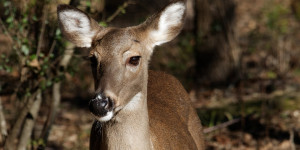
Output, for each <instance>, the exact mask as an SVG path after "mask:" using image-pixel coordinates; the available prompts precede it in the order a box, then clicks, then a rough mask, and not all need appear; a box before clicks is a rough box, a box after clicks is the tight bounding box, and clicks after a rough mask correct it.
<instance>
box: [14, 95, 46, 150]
mask: <svg viewBox="0 0 300 150" xmlns="http://www.w3.org/2000/svg"><path fill="white" fill-rule="evenodd" d="M41 104H42V94H41V90H38V94H37V96H36V100H35V101H34V103H33V105H32V107H31V108H30V111H29V112H28V115H27V116H30V117H27V118H26V120H25V123H24V127H23V130H22V133H21V137H20V141H19V145H18V150H25V149H26V146H27V144H28V142H29V141H30V139H31V138H30V137H31V134H32V130H33V127H34V123H35V120H36V118H37V115H38V112H39V110H40V107H41Z"/></svg>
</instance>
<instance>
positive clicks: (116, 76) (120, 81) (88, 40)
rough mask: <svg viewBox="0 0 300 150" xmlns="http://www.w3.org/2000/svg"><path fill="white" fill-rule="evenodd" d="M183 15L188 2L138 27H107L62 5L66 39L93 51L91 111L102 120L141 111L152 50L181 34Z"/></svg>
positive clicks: (60, 11)
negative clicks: (93, 92)
mask: <svg viewBox="0 0 300 150" xmlns="http://www.w3.org/2000/svg"><path fill="white" fill-rule="evenodd" d="M184 15H185V4H184V2H173V3H171V4H170V5H168V6H167V7H165V8H164V9H163V10H162V11H160V12H159V13H156V14H155V15H153V16H151V17H149V18H148V19H147V20H146V21H145V22H144V23H142V24H140V25H138V26H133V27H127V28H110V27H108V28H103V27H101V26H99V25H98V23H97V22H96V21H95V20H93V19H92V18H90V17H89V16H88V15H87V14H85V13H84V12H82V11H81V10H79V9H76V8H73V7H71V6H68V5H60V6H58V20H59V25H60V29H61V31H62V33H63V35H64V36H65V37H66V38H67V39H68V40H69V41H71V42H72V43H74V44H75V45H76V46H78V47H87V48H89V50H90V56H89V57H90V60H91V67H92V72H93V77H94V82H95V95H96V96H95V98H94V99H92V100H91V101H90V103H89V108H90V111H91V112H92V113H93V114H94V115H95V117H96V118H97V119H98V120H99V121H101V122H105V121H109V120H111V119H112V118H113V117H114V116H115V115H116V114H117V113H118V112H120V111H132V110H135V109H139V108H140V107H141V106H139V105H140V104H141V103H138V102H137V101H139V100H141V99H146V97H147V79H148V62H149V60H150V57H151V54H152V52H153V49H154V47H155V46H156V45H161V44H163V43H166V42H168V41H170V40H172V39H173V38H175V37H176V36H177V34H179V32H180V30H181V28H182V26H183V20H184ZM145 103H146V102H145Z"/></svg>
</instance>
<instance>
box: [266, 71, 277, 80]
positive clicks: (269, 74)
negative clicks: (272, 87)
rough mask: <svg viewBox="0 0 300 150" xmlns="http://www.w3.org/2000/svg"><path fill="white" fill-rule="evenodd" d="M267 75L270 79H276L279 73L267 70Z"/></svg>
mask: <svg viewBox="0 0 300 150" xmlns="http://www.w3.org/2000/svg"><path fill="white" fill-rule="evenodd" d="M267 77H268V78H269V79H276V78H277V74H276V73H275V72H273V71H269V72H267Z"/></svg>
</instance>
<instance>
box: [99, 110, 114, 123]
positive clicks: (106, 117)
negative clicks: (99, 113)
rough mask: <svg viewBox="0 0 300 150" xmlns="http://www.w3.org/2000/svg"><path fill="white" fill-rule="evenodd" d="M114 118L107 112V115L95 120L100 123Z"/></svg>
mask: <svg viewBox="0 0 300 150" xmlns="http://www.w3.org/2000/svg"><path fill="white" fill-rule="evenodd" d="M113 116H114V113H113V112H112V111H109V112H107V114H106V115H105V116H103V117H96V119H97V120H99V121H100V122H106V121H109V120H110V119H111V118H112V117H113Z"/></svg>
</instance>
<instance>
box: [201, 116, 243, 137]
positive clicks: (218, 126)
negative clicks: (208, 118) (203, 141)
mask: <svg viewBox="0 0 300 150" xmlns="http://www.w3.org/2000/svg"><path fill="white" fill-rule="evenodd" d="M239 121H241V119H240V118H237V119H233V120H229V121H227V122H224V123H221V124H218V125H216V126H213V127H209V128H205V129H203V133H205V134H206V133H210V132H213V131H215V130H219V129H222V128H226V127H228V126H230V125H232V124H235V123H237V122H239Z"/></svg>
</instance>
